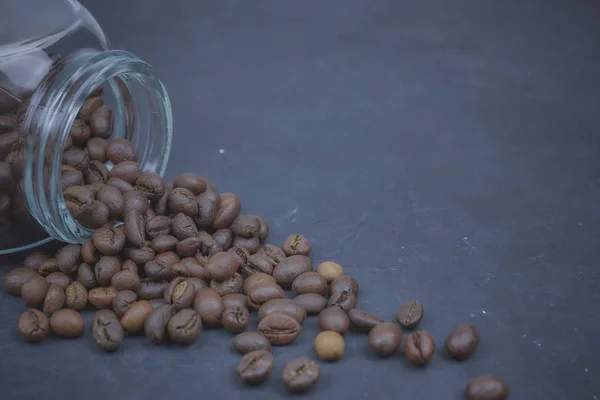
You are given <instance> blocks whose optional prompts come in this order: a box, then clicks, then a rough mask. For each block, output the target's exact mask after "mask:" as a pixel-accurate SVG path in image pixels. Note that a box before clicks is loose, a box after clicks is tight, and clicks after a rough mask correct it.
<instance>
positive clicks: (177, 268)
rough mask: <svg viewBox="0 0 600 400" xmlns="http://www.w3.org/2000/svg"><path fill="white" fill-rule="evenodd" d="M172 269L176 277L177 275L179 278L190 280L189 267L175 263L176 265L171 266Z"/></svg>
mask: <svg viewBox="0 0 600 400" xmlns="http://www.w3.org/2000/svg"><path fill="white" fill-rule="evenodd" d="M170 268H171V269H172V270H173V272H174V273H175V275H177V276H178V277H181V278H189V276H190V272H189V271H188V269H187V267H186V266H185V265H183V264H182V263H175V264H173V265H171V267H170Z"/></svg>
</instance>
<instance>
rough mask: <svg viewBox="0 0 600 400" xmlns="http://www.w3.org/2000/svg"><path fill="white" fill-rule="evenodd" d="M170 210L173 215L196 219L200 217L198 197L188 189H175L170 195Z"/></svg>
mask: <svg viewBox="0 0 600 400" xmlns="http://www.w3.org/2000/svg"><path fill="white" fill-rule="evenodd" d="M168 208H169V211H170V212H171V213H172V214H180V213H182V214H185V215H187V216H189V217H193V218H195V217H196V216H197V215H198V203H197V202H196V196H195V195H194V193H192V192H191V191H190V190H188V189H186V188H182V187H179V188H174V189H173V190H172V191H171V193H170V194H169V198H168Z"/></svg>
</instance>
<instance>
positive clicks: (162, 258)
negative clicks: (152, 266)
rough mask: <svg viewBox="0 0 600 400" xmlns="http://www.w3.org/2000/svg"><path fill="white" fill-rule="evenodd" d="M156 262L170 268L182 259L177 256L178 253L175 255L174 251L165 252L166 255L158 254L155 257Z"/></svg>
mask: <svg viewBox="0 0 600 400" xmlns="http://www.w3.org/2000/svg"><path fill="white" fill-rule="evenodd" d="M154 261H157V262H162V263H164V264H166V265H168V266H171V265H173V264H177V263H178V262H179V261H181V258H180V257H179V256H178V255H177V253H174V252H172V251H165V252H164V253H160V254H157V255H156V256H155V257H154Z"/></svg>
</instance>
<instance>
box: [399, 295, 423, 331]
mask: <svg viewBox="0 0 600 400" xmlns="http://www.w3.org/2000/svg"><path fill="white" fill-rule="evenodd" d="M396 319H398V323H399V324H400V326H402V327H403V328H404V329H413V328H414V327H415V326H417V325H418V324H419V322H421V320H422V319H423V306H422V305H421V303H419V302H418V301H411V302H409V303H406V304H403V305H402V306H400V308H399V309H398V311H397V312H396Z"/></svg>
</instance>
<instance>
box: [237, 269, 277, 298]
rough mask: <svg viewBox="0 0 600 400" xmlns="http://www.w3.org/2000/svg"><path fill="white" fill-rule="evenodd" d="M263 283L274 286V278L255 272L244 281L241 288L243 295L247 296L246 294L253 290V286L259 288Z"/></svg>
mask: <svg viewBox="0 0 600 400" xmlns="http://www.w3.org/2000/svg"><path fill="white" fill-rule="evenodd" d="M263 283H273V284H276V282H275V278H273V277H272V276H271V275H268V274H265V273H262V272H257V273H255V274H252V275H250V276H249V277H247V278H246V279H245V280H244V283H243V287H242V288H243V291H244V293H245V294H248V293H250V291H251V290H252V288H254V287H255V286H259V285H261V284H263Z"/></svg>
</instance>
